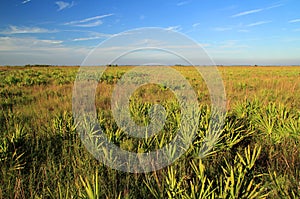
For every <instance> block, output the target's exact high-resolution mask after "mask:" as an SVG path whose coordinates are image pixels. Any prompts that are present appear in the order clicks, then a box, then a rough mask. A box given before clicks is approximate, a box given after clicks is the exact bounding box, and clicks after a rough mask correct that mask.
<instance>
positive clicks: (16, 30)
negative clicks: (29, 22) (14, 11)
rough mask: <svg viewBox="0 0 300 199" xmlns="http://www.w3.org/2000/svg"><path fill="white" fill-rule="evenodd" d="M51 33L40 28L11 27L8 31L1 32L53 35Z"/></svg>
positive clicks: (2, 32)
mask: <svg viewBox="0 0 300 199" xmlns="http://www.w3.org/2000/svg"><path fill="white" fill-rule="evenodd" d="M51 32H55V31H53V30H52V31H51V30H48V29H44V28H39V27H23V26H22V27H18V26H9V28H8V29H7V30H4V31H1V32H0V33H1V34H27V33H51Z"/></svg>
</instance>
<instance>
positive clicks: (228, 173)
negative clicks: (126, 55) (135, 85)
mask: <svg viewBox="0 0 300 199" xmlns="http://www.w3.org/2000/svg"><path fill="white" fill-rule="evenodd" d="M132 68H134V67H133V66H118V67H107V69H106V71H105V72H104V73H103V74H102V76H101V78H100V81H99V83H98V87H97V91H96V96H95V103H96V109H97V119H98V121H99V125H100V126H101V128H102V129H103V131H104V132H105V135H106V137H107V139H108V140H109V141H110V142H112V143H113V144H115V145H116V146H118V147H120V148H122V149H124V150H127V151H132V152H139V153H147V152H150V151H153V150H157V149H160V148H162V146H164V145H166V144H168V143H169V142H170V141H171V140H172V139H173V138H174V137H175V136H176V133H177V131H178V129H179V126H180V120H181V119H183V118H182V117H181V116H180V105H179V103H178V101H177V100H176V98H175V96H174V94H173V92H172V91H171V90H170V89H169V88H167V87H165V86H164V85H154V84H149V85H144V86H142V87H140V88H139V89H137V90H136V91H135V92H134V93H133V95H132V96H131V100H130V104H129V109H130V112H131V117H132V118H133V120H134V121H135V122H136V123H138V124H140V125H147V124H148V123H149V120H150V119H149V110H150V108H151V105H153V104H155V103H160V104H161V105H162V106H163V107H164V108H165V110H166V113H167V117H166V122H165V124H164V126H163V128H162V129H161V131H160V132H159V133H158V134H157V135H154V136H151V137H147V138H145V139H137V138H132V137H130V136H129V135H127V134H126V133H125V132H124V131H123V130H122V129H121V128H120V127H118V125H117V124H116V122H115V120H114V118H113V116H112V113H111V95H112V92H113V89H114V86H115V85H116V83H117V82H118V80H119V79H120V78H121V77H122V76H123V75H124V74H125V73H126V72H127V71H129V70H130V69H132ZM172 68H173V69H175V70H177V71H178V72H179V73H181V74H182V75H183V76H184V77H185V78H186V80H187V81H188V82H189V83H190V85H191V86H192V87H193V89H194V91H195V93H196V95H197V99H198V103H199V114H200V116H201V117H199V121H197V122H198V125H197V127H198V128H197V129H194V130H193V131H194V133H195V134H196V136H195V139H193V141H192V143H191V144H190V147H189V148H188V149H187V151H186V152H185V153H184V154H183V155H182V156H181V157H180V158H179V159H177V160H176V161H175V162H173V163H172V164H170V165H169V166H167V167H165V168H162V169H160V170H156V171H152V172H146V173H129V172H122V171H118V170H115V169H112V168H110V167H108V166H106V165H105V164H103V163H101V162H100V161H98V160H97V159H95V157H94V156H93V155H92V154H90V153H89V151H88V150H87V149H86V147H85V146H84V144H83V143H82V140H81V138H80V135H79V133H78V132H77V130H76V127H77V124H76V122H74V118H73V113H72V93H73V86H74V81H75V80H76V75H77V73H78V70H79V67H76V66H74V67H71V66H69V67H68V66H44V67H43V66H36V67H34V66H27V67H23V66H15V67H9V66H5V67H4V66H3V67H0V133H1V136H0V168H1V170H0V198H90V199H91V198H149V199H150V198H300V66H219V67H218V70H219V73H220V75H221V77H222V79H223V83H224V87H225V93H226V108H227V111H226V115H225V122H224V125H223V126H222V127H220V128H221V129H220V136H219V137H218V138H217V141H216V144H215V145H214V146H213V148H212V149H211V150H210V151H209V152H208V153H207V154H206V155H205V156H204V157H202V158H200V157H199V156H198V154H199V149H200V148H201V146H202V144H203V140H204V139H205V136H206V135H207V134H208V132H209V123H210V119H211V117H212V115H211V113H212V110H211V107H210V94H209V91H208V89H207V87H206V84H205V82H204V81H203V79H202V77H201V75H200V74H199V73H198V72H197V71H196V69H195V68H194V67H190V66H173V67H172Z"/></svg>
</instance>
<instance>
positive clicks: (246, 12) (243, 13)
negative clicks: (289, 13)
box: [231, 3, 284, 18]
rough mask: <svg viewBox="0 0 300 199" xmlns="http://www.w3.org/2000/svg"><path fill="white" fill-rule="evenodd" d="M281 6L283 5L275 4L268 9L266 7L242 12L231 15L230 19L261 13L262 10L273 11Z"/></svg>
mask: <svg viewBox="0 0 300 199" xmlns="http://www.w3.org/2000/svg"><path fill="white" fill-rule="evenodd" d="M281 6H284V4H282V3H277V4H273V5H271V6H269V7H266V8H258V9H253V10H247V11H243V12H240V13H237V14H235V15H232V16H231V17H233V18H235V17H241V16H245V15H249V14H254V13H258V12H262V11H264V10H270V9H273V8H278V7H281Z"/></svg>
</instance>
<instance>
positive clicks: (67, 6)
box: [55, 1, 74, 11]
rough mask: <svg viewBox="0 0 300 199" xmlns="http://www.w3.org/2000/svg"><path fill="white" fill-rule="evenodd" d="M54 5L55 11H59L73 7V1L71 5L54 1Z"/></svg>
mask: <svg viewBox="0 0 300 199" xmlns="http://www.w3.org/2000/svg"><path fill="white" fill-rule="evenodd" d="M55 4H56V5H57V6H58V9H57V11H61V10H64V9H67V8H71V7H73V6H74V1H72V2H71V3H69V2H65V1H56V2H55Z"/></svg>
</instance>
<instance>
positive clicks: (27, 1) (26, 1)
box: [22, 0, 31, 4]
mask: <svg viewBox="0 0 300 199" xmlns="http://www.w3.org/2000/svg"><path fill="white" fill-rule="evenodd" d="M30 1H31V0H24V1H22V4H25V3H29V2H30Z"/></svg>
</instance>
